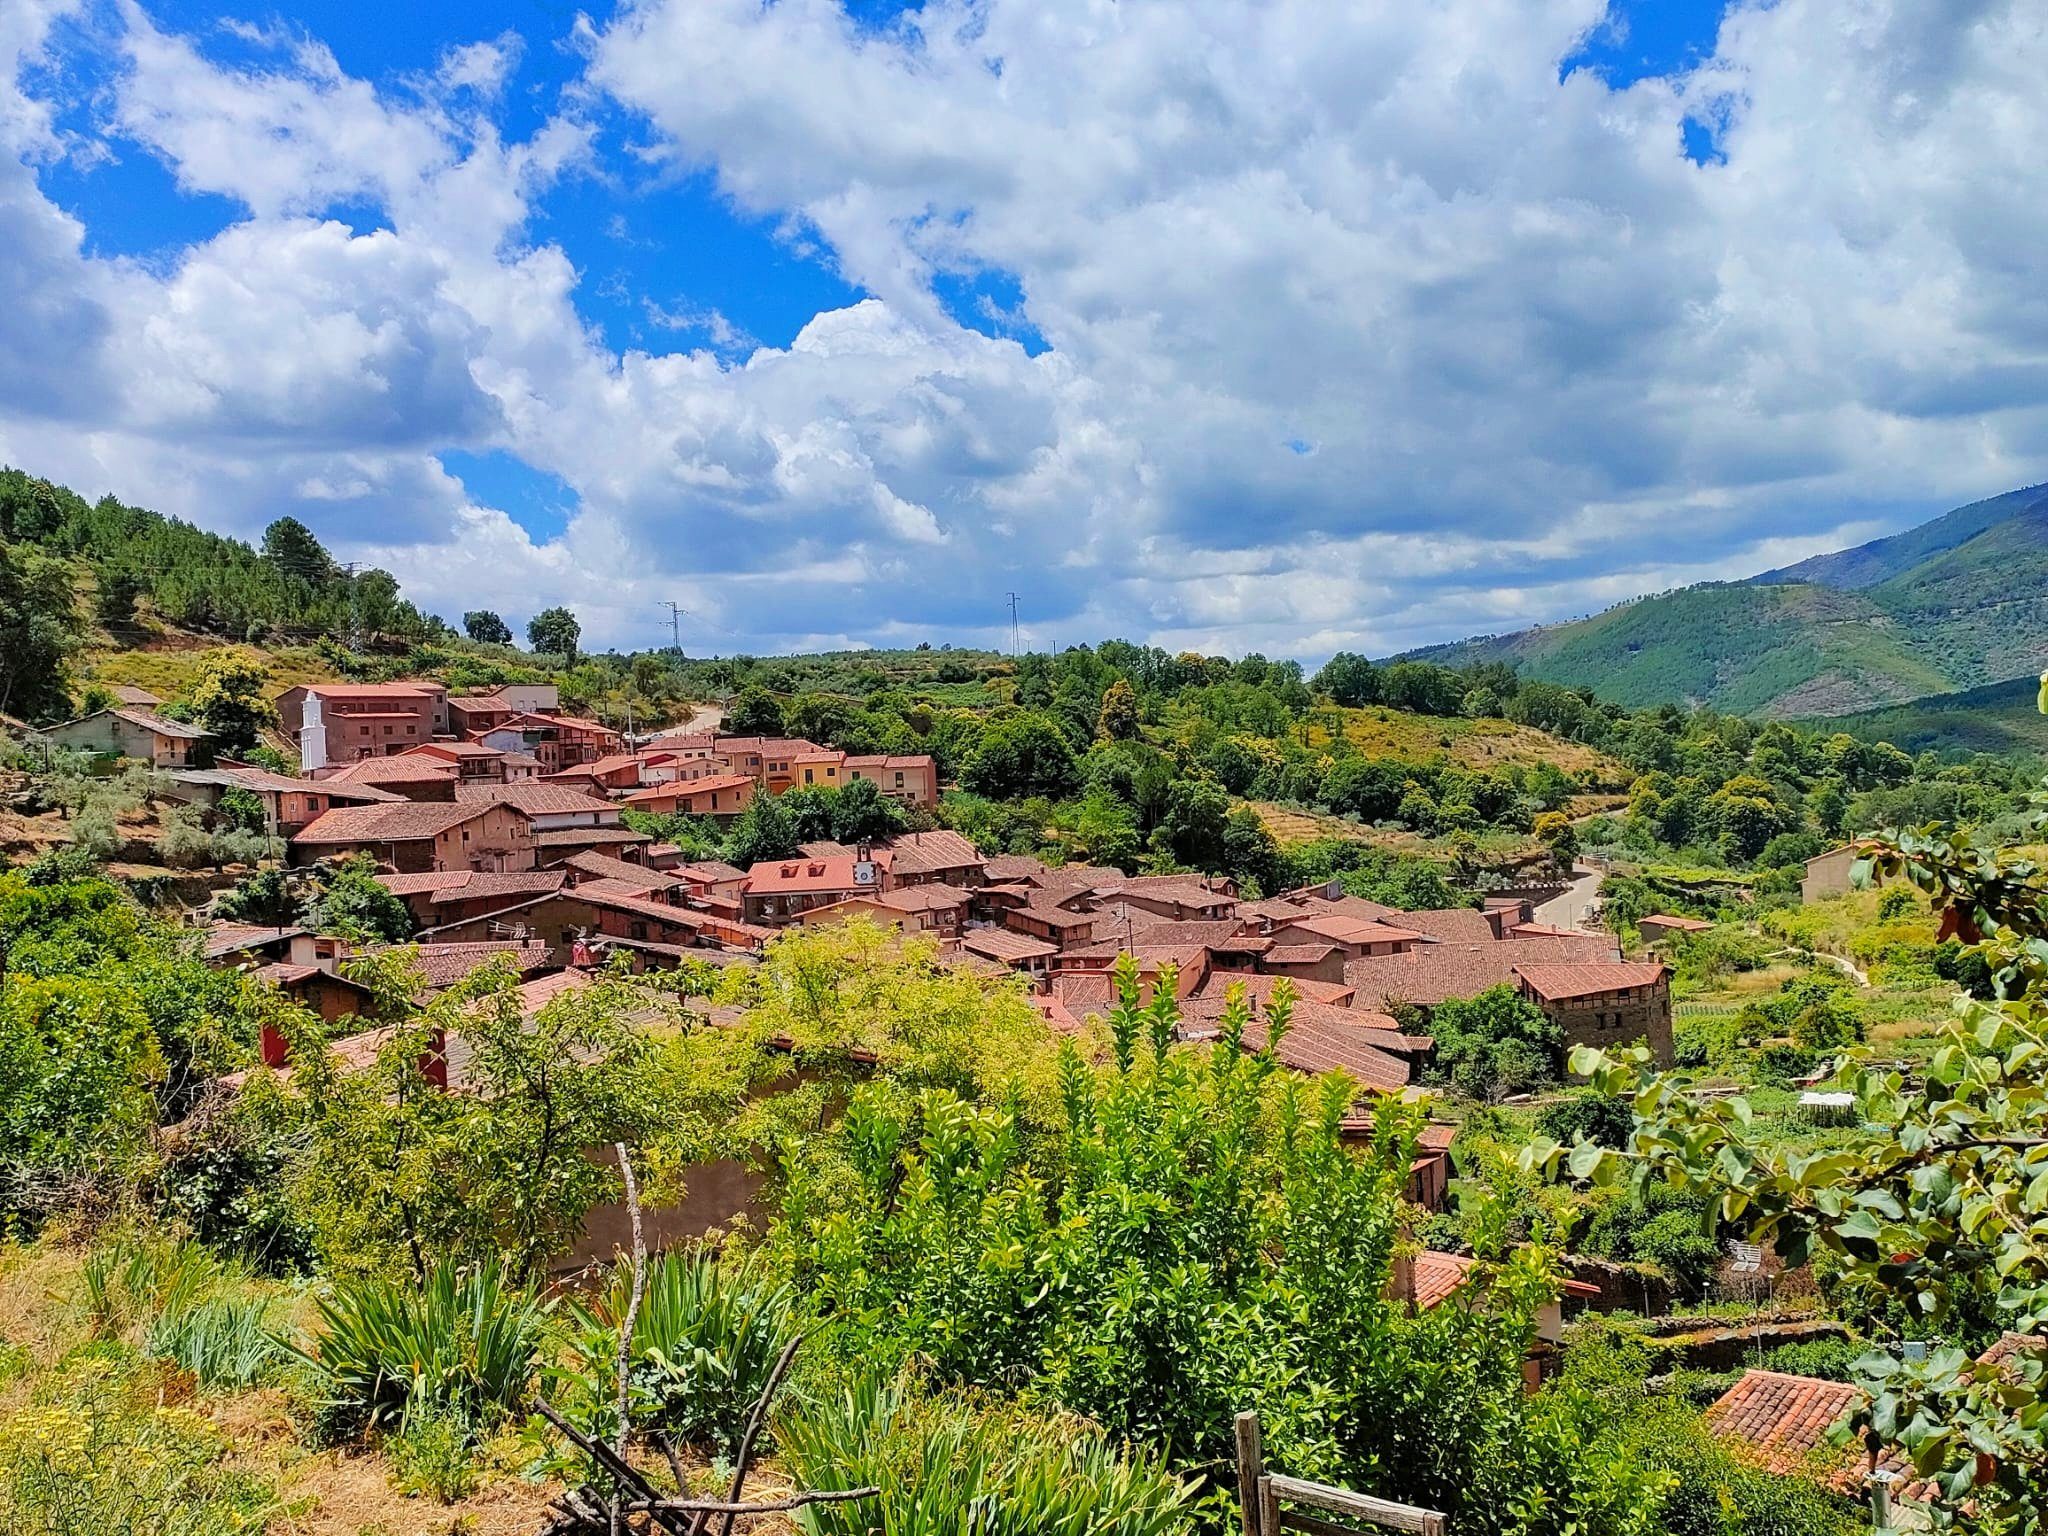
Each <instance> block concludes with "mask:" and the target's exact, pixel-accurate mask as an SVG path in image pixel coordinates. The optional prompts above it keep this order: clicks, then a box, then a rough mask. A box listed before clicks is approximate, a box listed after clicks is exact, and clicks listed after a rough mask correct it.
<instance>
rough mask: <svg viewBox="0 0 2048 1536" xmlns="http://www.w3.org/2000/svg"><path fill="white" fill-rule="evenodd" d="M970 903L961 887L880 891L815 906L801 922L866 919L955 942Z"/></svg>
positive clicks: (926, 887)
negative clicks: (852, 918)
mask: <svg viewBox="0 0 2048 1536" xmlns="http://www.w3.org/2000/svg"><path fill="white" fill-rule="evenodd" d="M967 902H968V896H967V893H966V892H965V891H963V890H961V889H960V888H959V887H958V886H952V885H941V884H937V883H931V884H926V885H909V886H904V887H902V888H901V889H896V890H887V891H876V892H874V893H873V894H871V895H862V896H849V897H848V898H846V900H844V901H840V902H835V903H833V904H832V905H830V906H823V907H811V908H809V909H808V910H806V911H804V912H803V913H801V914H799V916H798V918H797V921H798V922H800V923H803V924H805V925H806V926H812V927H814V926H816V925H818V924H820V923H830V922H843V921H845V920H846V919H847V918H849V917H864V918H866V919H868V921H870V922H873V923H878V924H881V925H882V926H884V927H889V928H901V929H902V930H903V931H904V932H905V933H907V934H918V933H929V934H933V935H936V936H937V937H938V938H940V939H955V938H958V937H959V936H960V926H961V920H962V917H963V915H964V914H965V912H966V910H967Z"/></svg>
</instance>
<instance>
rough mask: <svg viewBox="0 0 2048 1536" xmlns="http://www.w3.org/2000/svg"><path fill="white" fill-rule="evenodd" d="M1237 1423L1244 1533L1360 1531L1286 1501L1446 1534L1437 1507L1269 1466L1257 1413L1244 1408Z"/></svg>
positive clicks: (1419, 1535)
mask: <svg viewBox="0 0 2048 1536" xmlns="http://www.w3.org/2000/svg"><path fill="white" fill-rule="evenodd" d="M1236 1428H1237V1496H1238V1501H1239V1503H1240V1504H1241V1505H1242V1506H1243V1512H1244V1536H1281V1533H1282V1532H1285V1531H1305V1532H1307V1533H1308V1536H1357V1530H1356V1527H1354V1526H1348V1525H1339V1524H1337V1523H1336V1522H1334V1521H1330V1520H1324V1519H1322V1518H1320V1516H1317V1515H1309V1514H1303V1513H1302V1512H1301V1511H1300V1510H1299V1509H1293V1508H1283V1507H1282V1506H1283V1504H1286V1505H1306V1506H1307V1507H1308V1508H1310V1509H1315V1510H1320V1511H1322V1512H1323V1514H1331V1515H1343V1516H1346V1517H1348V1518H1350V1519H1353V1520H1363V1521H1365V1522H1367V1523H1368V1524H1370V1525H1373V1526H1377V1527H1379V1528H1380V1529H1381V1530H1388V1531H1407V1532H1412V1533H1413V1536H1447V1533H1446V1527H1445V1523H1444V1517H1443V1516H1442V1515H1441V1514H1439V1513H1438V1512H1437V1511H1436V1510H1433V1509H1423V1508H1420V1507H1419V1506H1417V1505H1414V1504H1401V1503H1397V1502H1396V1501H1395V1500H1393V1499H1382V1498H1377V1497H1375V1496H1374V1495H1372V1494H1369V1493H1354V1492H1353V1491H1352V1490H1351V1489H1349V1488H1336V1487H1332V1486H1331V1485H1330V1484H1328V1483H1312V1482H1310V1481H1309V1480H1308V1479H1307V1478H1302V1477H1287V1476H1284V1475H1282V1474H1281V1473H1278V1472H1268V1471H1267V1470H1266V1459H1265V1445H1264V1441H1263V1439H1262V1437H1261V1435H1260V1433H1259V1416H1258V1415H1257V1414H1256V1413H1240V1414H1239V1415H1238V1416H1237V1424H1236Z"/></svg>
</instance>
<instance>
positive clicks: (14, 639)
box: [0, 471, 84, 720]
mask: <svg viewBox="0 0 2048 1536" xmlns="http://www.w3.org/2000/svg"><path fill="white" fill-rule="evenodd" d="M9 474H12V471H0V497H4V496H5V494H6V492H7V490H8V486H7V484H6V482H5V478H4V477H5V476H6V475H9ZM72 583H73V574H72V570H71V567H70V566H69V565H67V564H66V563H65V562H63V561H62V560H57V559H53V558H51V557H50V556H48V555H46V554H43V553H42V552H41V551H39V550H36V549H34V548H31V547H30V546H28V545H26V544H13V543H9V542H8V541H7V540H6V539H4V538H0V714H10V715H18V716H21V717H23V718H25V719H30V720H49V719H58V718H61V717H63V716H64V715H66V714H68V713H69V710H70V702H71V701H70V699H69V697H68V690H69V684H70V662H71V656H72V654H73V653H74V652H75V651H76V650H77V649H78V646H79V643H80V642H81V640H82V639H83V638H84V623H83V620H82V619H81V617H80V615H79V612H78V600H77V597H76V596H75V595H74V591H73V586H72Z"/></svg>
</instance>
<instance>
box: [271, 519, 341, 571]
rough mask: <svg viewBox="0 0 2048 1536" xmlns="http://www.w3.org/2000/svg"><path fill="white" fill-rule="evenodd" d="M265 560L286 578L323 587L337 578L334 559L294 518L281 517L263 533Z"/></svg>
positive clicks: (309, 530)
mask: <svg viewBox="0 0 2048 1536" xmlns="http://www.w3.org/2000/svg"><path fill="white" fill-rule="evenodd" d="M263 558H264V559H266V560H268V561H269V562H270V563H271V564H272V565H274V566H276V567H277V569H278V570H279V571H280V572H281V573H282V574H284V575H285V576H288V577H290V578H291V579H292V580H294V581H303V582H306V583H307V584H308V585H311V586H320V585H321V584H323V583H325V582H329V581H332V580H333V579H334V576H335V569H334V560H333V557H332V556H330V555H329V554H328V553H327V550H326V549H325V548H324V547H323V546H322V545H321V543H320V541H319V540H318V539H316V538H314V537H313V530H312V529H310V528H308V527H307V526H306V525H305V524H304V523H302V522H300V521H299V520H298V519H297V518H295V517H280V518H279V519H278V520H277V521H276V522H274V523H272V524H271V525H270V526H269V527H268V528H265V529H264V530H263Z"/></svg>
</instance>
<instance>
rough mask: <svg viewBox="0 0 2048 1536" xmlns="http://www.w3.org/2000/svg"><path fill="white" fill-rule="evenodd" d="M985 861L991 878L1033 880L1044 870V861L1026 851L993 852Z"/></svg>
mask: <svg viewBox="0 0 2048 1536" xmlns="http://www.w3.org/2000/svg"><path fill="white" fill-rule="evenodd" d="M985 862H986V866H987V870H988V877H989V879H991V880H1034V879H1036V878H1037V877H1038V876H1040V875H1042V874H1044V873H1045V872H1046V864H1045V861H1044V860H1043V859H1034V858H1032V857H1031V855H1030V854H1028V853H998V854H993V855H991V856H990V857H989V858H988V859H987V860H986V861H985Z"/></svg>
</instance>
